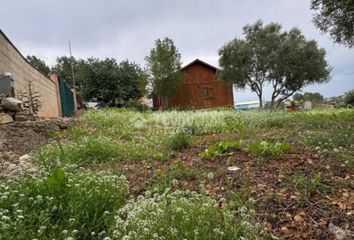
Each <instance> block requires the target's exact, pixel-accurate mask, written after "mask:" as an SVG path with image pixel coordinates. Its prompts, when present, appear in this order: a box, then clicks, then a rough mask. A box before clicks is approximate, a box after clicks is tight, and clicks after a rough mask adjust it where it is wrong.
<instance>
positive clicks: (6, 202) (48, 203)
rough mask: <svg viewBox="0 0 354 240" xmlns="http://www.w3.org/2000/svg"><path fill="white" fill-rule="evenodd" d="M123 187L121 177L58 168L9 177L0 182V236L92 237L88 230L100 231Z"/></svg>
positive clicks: (117, 205) (119, 203)
mask: <svg viewBox="0 0 354 240" xmlns="http://www.w3.org/2000/svg"><path fill="white" fill-rule="evenodd" d="M127 191H128V190H127V183H126V180H125V178H124V177H118V176H115V175H110V174H107V173H100V174H94V173H91V172H89V171H75V172H72V171H69V170H67V169H63V168H57V169H54V170H53V171H51V172H50V173H49V174H45V173H43V174H41V175H39V176H25V177H23V178H20V179H19V180H8V181H6V182H3V183H2V184H0V216H1V217H0V239H24V240H25V239H35V238H37V239H45V240H46V239H64V238H65V239H70V237H72V239H97V236H95V235H91V233H92V232H95V233H96V234H98V233H101V234H102V235H104V231H107V230H108V227H109V226H110V225H111V223H112V221H113V216H112V213H113V212H114V211H115V210H117V209H119V208H120V207H122V206H123V205H124V204H125V201H126V198H127V193H128V192H127ZM102 232H103V233H102ZM67 237H68V238H67Z"/></svg>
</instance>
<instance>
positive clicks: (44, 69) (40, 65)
mask: <svg viewBox="0 0 354 240" xmlns="http://www.w3.org/2000/svg"><path fill="white" fill-rule="evenodd" d="M26 60H27V61H28V62H29V63H30V64H31V65H32V66H33V67H35V68H36V69H37V70H38V71H40V72H41V73H43V74H44V75H46V76H48V75H49V73H50V68H49V67H48V65H47V64H46V63H45V62H44V61H43V60H41V59H39V58H38V57H36V56H34V55H32V56H30V55H28V56H27V57H26Z"/></svg>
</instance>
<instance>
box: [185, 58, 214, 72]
mask: <svg viewBox="0 0 354 240" xmlns="http://www.w3.org/2000/svg"><path fill="white" fill-rule="evenodd" d="M195 63H199V64H202V65H204V66H206V67H208V68H211V69H213V70H215V71H217V70H218V68H217V67H214V66H212V65H210V64H209V63H206V62H203V61H202V60H200V59H198V58H197V59H195V60H194V61H192V62H190V63H188V64H187V65H185V66H184V67H182V71H183V70H185V69H186V68H188V67H190V66H192V65H193V64H195Z"/></svg>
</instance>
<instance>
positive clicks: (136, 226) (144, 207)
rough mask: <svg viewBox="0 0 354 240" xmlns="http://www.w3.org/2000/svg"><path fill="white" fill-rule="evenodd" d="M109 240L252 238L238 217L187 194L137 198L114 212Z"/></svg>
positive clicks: (207, 198)
mask: <svg viewBox="0 0 354 240" xmlns="http://www.w3.org/2000/svg"><path fill="white" fill-rule="evenodd" d="M115 219H116V225H115V227H114V228H113V229H112V235H113V239H220V240H226V239H227V240H233V239H256V238H257V237H256V235H253V234H254V232H255V231H254V230H253V227H252V225H251V224H250V223H249V222H246V220H245V219H243V218H242V217H241V214H238V213H236V212H231V211H230V210H228V209H227V208H220V207H218V204H217V202H216V201H215V200H213V199H211V198H209V197H206V196H203V195H200V194H197V193H196V192H190V191H185V192H182V191H176V192H172V193H170V194H167V193H164V194H162V195H159V194H155V195H154V196H153V197H149V196H148V197H143V196H140V197H138V199H137V200H136V201H132V202H129V203H128V204H127V205H125V207H123V208H122V209H120V210H119V211H118V215H117V216H116V217H115Z"/></svg>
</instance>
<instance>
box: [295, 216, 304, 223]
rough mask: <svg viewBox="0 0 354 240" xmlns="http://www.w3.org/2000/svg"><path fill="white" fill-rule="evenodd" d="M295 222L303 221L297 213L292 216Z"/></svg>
mask: <svg viewBox="0 0 354 240" xmlns="http://www.w3.org/2000/svg"><path fill="white" fill-rule="evenodd" d="M294 220H295V222H297V223H300V222H303V221H304V218H303V217H301V216H300V215H299V214H296V215H295V217H294Z"/></svg>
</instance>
